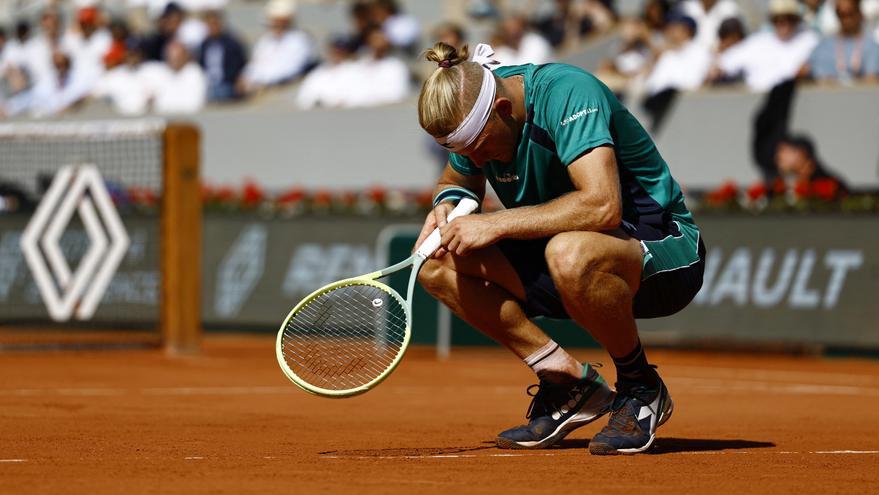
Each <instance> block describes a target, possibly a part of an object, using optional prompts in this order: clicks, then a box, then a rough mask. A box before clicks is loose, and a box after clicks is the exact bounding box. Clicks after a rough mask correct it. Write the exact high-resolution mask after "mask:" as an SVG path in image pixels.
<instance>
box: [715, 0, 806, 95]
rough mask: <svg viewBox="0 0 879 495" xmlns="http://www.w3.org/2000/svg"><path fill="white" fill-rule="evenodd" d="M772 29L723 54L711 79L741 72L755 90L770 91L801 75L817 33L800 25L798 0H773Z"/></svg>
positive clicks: (753, 35) (759, 33)
mask: <svg viewBox="0 0 879 495" xmlns="http://www.w3.org/2000/svg"><path fill="white" fill-rule="evenodd" d="M769 19H770V21H771V23H772V26H773V28H772V30H769V31H760V32H757V33H754V34H751V35H750V36H748V37H747V38H746V39H745V41H743V42H741V43H739V44H737V45H735V46H733V47H732V48H730V49H729V50H727V51H725V52H724V53H723V54H721V55H720V57H719V59H718V69H719V71H717V72H716V73H715V74H713V75H712V79H716V78H718V77H721V76H726V77H729V76H736V75H738V74H742V75H743V76H744V79H745V83H746V84H747V85H748V87H749V88H750V89H751V90H752V91H760V92H762V91H768V90H770V89H772V88H773V87H774V86H776V85H778V84H781V83H783V82H785V81H787V80H790V79H794V78H796V77H797V76H798V75H800V73H801V71H802V69H803V67H804V65H805V63H806V61H807V60H808V58H809V55H810V54H811V53H812V50H813V49H814V48H815V46H816V45H817V44H818V36H817V35H816V34H815V33H814V32H812V31H811V30H808V29H800V5H799V3H798V2H797V0H770V3H769Z"/></svg>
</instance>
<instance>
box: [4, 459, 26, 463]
mask: <svg viewBox="0 0 879 495" xmlns="http://www.w3.org/2000/svg"><path fill="white" fill-rule="evenodd" d="M0 462H9V463H12V462H27V459H0Z"/></svg>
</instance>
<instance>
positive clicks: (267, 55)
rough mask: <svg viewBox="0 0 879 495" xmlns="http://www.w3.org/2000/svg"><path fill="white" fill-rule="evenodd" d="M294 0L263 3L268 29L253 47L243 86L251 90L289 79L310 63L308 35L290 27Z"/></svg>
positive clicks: (271, 0)
mask: <svg viewBox="0 0 879 495" xmlns="http://www.w3.org/2000/svg"><path fill="white" fill-rule="evenodd" d="M295 12H296V4H295V3H294V2H293V1H292V0H270V1H269V3H268V5H267V6H266V17H267V18H268V22H269V28H268V32H267V33H265V34H264V35H262V36H261V37H260V39H259V41H257V43H256V45H255V46H254V47H253V54H252V56H251V59H250V63H248V64H247V67H245V69H244V74H243V76H242V81H243V86H244V88H243V89H244V90H245V91H246V92H252V91H256V90H260V89H262V88H265V87H269V86H275V85H279V84H283V83H286V82H289V81H291V80H293V79H295V78H296V77H299V76H301V75H302V74H303V73H304V72H305V71H306V70H307V69H308V68H309V66H311V65H312V64H313V63H314V60H315V58H316V57H315V50H314V44H313V42H312V40H311V38H310V37H309V36H308V35H307V34H306V33H304V32H303V31H301V30H298V29H294V28H293V19H294V14H295Z"/></svg>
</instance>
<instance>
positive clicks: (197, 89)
mask: <svg viewBox="0 0 879 495" xmlns="http://www.w3.org/2000/svg"><path fill="white" fill-rule="evenodd" d="M165 50H166V53H165V59H166V60H167V61H168V62H167V64H152V66H151V67H150V72H149V73H148V75H147V76H146V77H147V80H148V83H147V84H148V85H149V87H150V90H151V92H152V94H153V110H154V111H155V112H156V113H159V114H181V113H195V112H198V111H199V110H201V109H202V108H204V105H205V102H206V101H207V87H208V82H207V78H206V77H205V75H204V71H202V69H201V67H200V66H199V65H198V64H197V63H195V62H192V61H191V60H190V56H189V52H187V51H186V46H185V45H184V44H183V43H182V42H180V41H176V40H175V41H172V42H171V43H168V46H167V47H166V48H165Z"/></svg>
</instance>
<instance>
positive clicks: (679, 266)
mask: <svg viewBox="0 0 879 495" xmlns="http://www.w3.org/2000/svg"><path fill="white" fill-rule="evenodd" d="M679 227H680V224H678V222H671V223H669V224H668V225H667V226H666V228H664V229H661V230H662V231H661V232H656V231H644V229H639V228H637V227H634V226H632V225H631V224H624V225H623V229H624V230H626V232H627V233H628V234H629V235H631V236H632V237H635V238H636V239H639V240H641V245H642V248H643V250H644V251H645V253H644V266H643V273H642V276H641V286H640V288H639V289H638V292H637V293H636V294H635V299H634V302H633V310H634V313H635V318H659V317H662V316H669V315H673V314H675V313H677V312H678V311H680V310H682V309H684V307H686V306H687V304H689V303H690V301H692V300H693V298H694V297H695V296H696V293H697V292H699V289H700V288H702V275H703V273H704V271H705V244H704V243H703V241H702V238H701V235H699V231H698V230H695V228H692V229H690V228H679ZM638 234H642V235H640V236H639V235H638ZM548 242H549V238H545V239H533V240H519V239H503V240H501V241H500V242H498V244H497V246H498V248H500V250H501V252H502V253H503V254H504V256H505V257H506V258H507V260H508V261H509V262H510V264H511V265H512V266H513V268H514V269H515V270H516V273H518V275H519V280H521V281H522V285H523V286H524V287H525V299H526V300H525V313H526V314H527V315H528V317H530V318H533V317H536V316H545V317H548V318H557V319H569V318H570V316H568V312H567V311H566V310H565V307H564V304H563V303H562V299H561V295H560V294H559V292H558V289H556V286H555V283H554V282H553V280H552V277H551V276H550V275H549V267H548V266H547V264H546V255H545V251H546V245H547V243H548Z"/></svg>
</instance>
